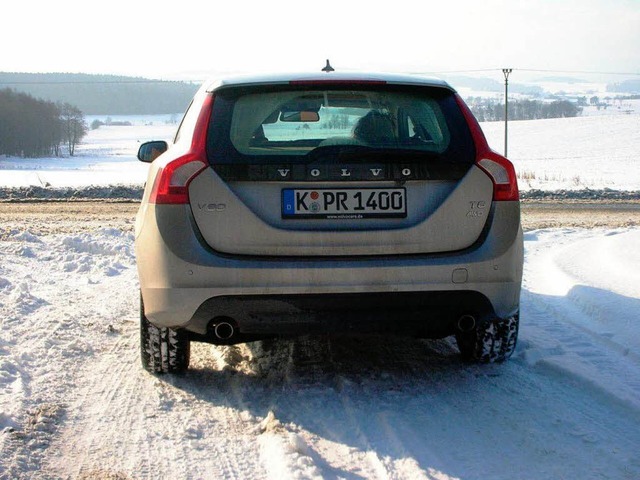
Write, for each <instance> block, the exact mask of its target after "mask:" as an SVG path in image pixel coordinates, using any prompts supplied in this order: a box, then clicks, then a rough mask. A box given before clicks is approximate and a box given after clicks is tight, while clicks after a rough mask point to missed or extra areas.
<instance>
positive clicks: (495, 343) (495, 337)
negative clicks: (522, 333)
mask: <svg viewBox="0 0 640 480" xmlns="http://www.w3.org/2000/svg"><path fill="white" fill-rule="evenodd" d="M519 324H520V314H519V313H516V314H515V315H513V316H512V317H509V318H506V319H502V318H496V319H494V320H492V321H490V322H488V323H487V324H485V325H483V326H480V327H478V328H476V329H475V330H472V331H471V332H465V333H458V334H456V342H457V344H458V349H459V350H460V353H461V354H462V358H463V359H464V360H466V361H470V362H476V363H500V362H504V361H505V360H507V359H508V358H509V357H510V356H511V355H512V354H513V352H514V350H515V349H516V343H517V340H518V328H519Z"/></svg>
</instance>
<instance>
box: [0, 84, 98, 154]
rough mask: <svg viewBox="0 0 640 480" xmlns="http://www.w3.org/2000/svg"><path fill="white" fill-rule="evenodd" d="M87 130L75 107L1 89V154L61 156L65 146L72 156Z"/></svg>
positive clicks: (80, 114)
mask: <svg viewBox="0 0 640 480" xmlns="http://www.w3.org/2000/svg"><path fill="white" fill-rule="evenodd" d="M86 133H87V125H86V123H85V121H84V116H83V115H82V112H81V111H80V110H79V109H78V108H77V107H75V106H73V105H71V104H69V103H60V102H58V103H53V102H50V101H47V100H40V99H37V98H34V97H32V96H31V95H29V94H26V93H23V92H16V91H14V90H11V89H10V88H3V89H0V155H11V156H18V157H42V156H49V155H55V156H60V154H61V151H60V147H61V146H62V145H64V146H65V147H66V148H67V153H68V154H69V155H71V156H73V154H74V152H75V148H76V145H78V143H80V141H81V140H82V138H83V137H84V136H85V135H86Z"/></svg>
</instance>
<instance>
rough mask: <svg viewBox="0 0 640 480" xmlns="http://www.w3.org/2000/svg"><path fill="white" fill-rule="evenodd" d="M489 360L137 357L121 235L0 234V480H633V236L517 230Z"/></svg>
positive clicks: (639, 317)
mask: <svg viewBox="0 0 640 480" xmlns="http://www.w3.org/2000/svg"><path fill="white" fill-rule="evenodd" d="M525 245H526V264H525V280H524V291H523V298H522V299H523V305H522V322H523V323H522V329H521V336H520V342H519V345H518V348H517V350H516V354H515V355H514V357H513V358H512V359H511V361H509V362H507V363H505V364H503V365H489V366H474V365H466V364H463V363H461V362H460V361H459V359H458V356H457V355H456V350H455V347H454V346H453V343H452V342H451V341H449V340H442V341H420V340H407V339H401V338H382V337H367V338H357V337H345V338H336V337H322V338H301V339H298V340H291V341H285V340H279V341H270V342H256V343H254V344H247V345H238V346H234V347H211V346H208V345H194V351H193V353H192V369H191V370H190V371H189V372H188V373H187V374H185V375H183V376H162V377H155V376H152V375H150V374H147V373H146V372H144V371H142V369H141V367H140V366H139V358H138V357H139V351H138V348H139V347H138V331H137V328H138V326H137V320H138V319H137V306H138V305H137V303H138V286H137V278H136V272H135V259H134V256H133V238H132V236H131V234H129V233H124V232H122V231H121V230H118V229H103V230H100V231H96V232H93V233H83V234H77V235H62V234H54V235H34V234H31V233H29V232H28V231H27V232H25V231H23V230H18V229H16V230H15V231H13V232H10V234H9V235H7V236H5V238H4V240H3V241H0V322H1V323H2V329H1V330H0V430H2V433H0V446H1V453H0V478H2V479H14V478H25V479H26V478H73V479H75V478H79V479H88V478H104V479H107V478H109V479H129V478H131V479H146V478H195V479H198V478H242V479H244V478H247V479H248V478H251V479H258V478H274V479H280V478H349V479H357V478H392V479H393V478H407V479H420V478H428V479H448V478H463V479H539V478H554V479H562V478H566V479H576V478H580V479H596V478H597V479H600V478H611V479H637V478H640V457H639V456H638V452H639V451H640V354H639V353H638V351H639V350H638V347H640V328H639V326H640V278H639V276H640V274H639V269H638V267H639V266H640V253H639V251H638V249H637V246H638V245H640V229H637V228H627V229H616V230H601V229H591V230H581V229H549V230H536V231H530V232H527V233H526V235H525Z"/></svg>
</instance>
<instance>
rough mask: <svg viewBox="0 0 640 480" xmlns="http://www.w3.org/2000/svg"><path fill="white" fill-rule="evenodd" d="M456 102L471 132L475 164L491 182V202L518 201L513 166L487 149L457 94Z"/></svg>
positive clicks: (478, 130)
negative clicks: (474, 148)
mask: <svg viewBox="0 0 640 480" xmlns="http://www.w3.org/2000/svg"><path fill="white" fill-rule="evenodd" d="M456 101H457V103H458V106H459V107H460V109H461V110H462V113H463V115H464V118H465V120H466V121H467V125H469V129H470V130H471V136H472V138H473V143H474V144H475V147H476V164H477V165H478V166H479V167H480V168H481V169H482V170H483V171H484V172H485V173H486V174H487V175H489V178H491V181H492V182H493V200H494V201H509V200H512V201H513V200H519V199H520V194H519V192H518V179H517V177H516V171H515V168H513V164H512V163H511V162H510V161H509V160H508V159H507V158H505V157H503V156H502V155H500V154H498V153H496V152H494V151H493V150H491V149H490V148H489V144H488V143H487V139H486V138H485V136H484V133H482V129H481V128H480V125H479V124H478V121H477V120H476V117H474V116H473V113H471V110H470V109H469V107H468V106H467V104H466V103H464V101H463V100H462V98H461V97H460V95H458V94H456Z"/></svg>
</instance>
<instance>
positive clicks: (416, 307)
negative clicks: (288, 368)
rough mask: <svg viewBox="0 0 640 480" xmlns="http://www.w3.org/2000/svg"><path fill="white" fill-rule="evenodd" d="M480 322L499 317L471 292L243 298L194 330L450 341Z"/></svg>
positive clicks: (200, 315)
mask: <svg viewBox="0 0 640 480" xmlns="http://www.w3.org/2000/svg"><path fill="white" fill-rule="evenodd" d="M463 315H471V316H472V317H473V318H474V319H476V321H477V322H478V323H481V322H482V321H483V320H484V319H488V318H491V317H492V316H493V315H494V312H493V307H492V306H491V303H490V302H489V301H488V299H487V298H485V297H484V296H483V295H481V294H478V293H477V292H468V291H447V292H388V293H378V292H376V293H341V294H307V295H305V294H300V295H240V296H223V297H214V298H210V299H209V300H207V301H206V302H204V303H203V304H202V305H201V306H200V307H199V308H198V310H197V311H196V313H195V314H194V316H193V317H192V319H191V321H190V322H189V323H190V329H192V330H195V331H202V329H203V326H204V329H205V330H206V331H207V333H208V334H209V333H211V332H212V331H213V328H214V326H215V325H216V324H217V323H218V322H221V321H226V322H230V323H232V324H233V326H234V328H237V329H238V331H240V332H242V333H246V334H254V335H263V334H267V335H268V334H273V333H278V334H301V333H348V332H359V333H363V332H364V333H394V334H395V333H401V334H410V335H414V336H420V337H434V338H440V337H446V336H448V335H451V334H453V333H454V332H455V330H456V325H457V323H458V320H459V319H460V318H461V317H462V316H463Z"/></svg>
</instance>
